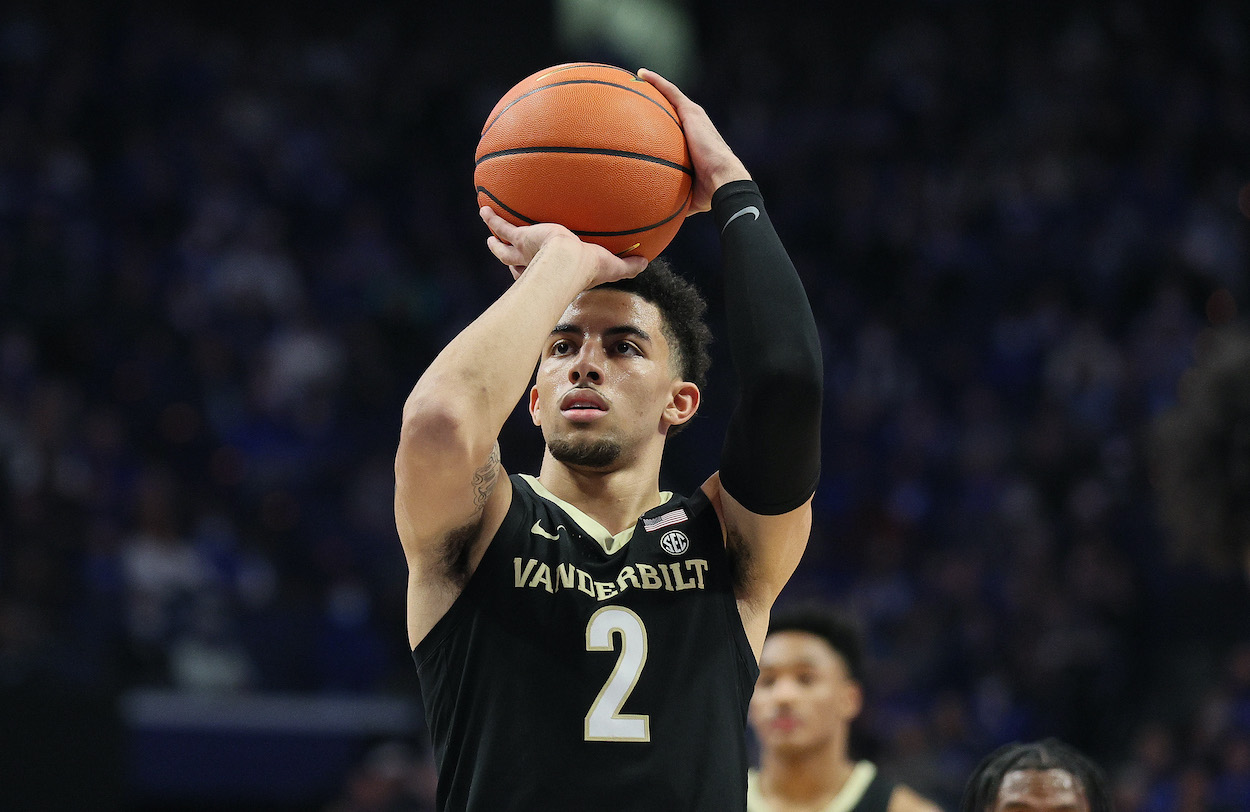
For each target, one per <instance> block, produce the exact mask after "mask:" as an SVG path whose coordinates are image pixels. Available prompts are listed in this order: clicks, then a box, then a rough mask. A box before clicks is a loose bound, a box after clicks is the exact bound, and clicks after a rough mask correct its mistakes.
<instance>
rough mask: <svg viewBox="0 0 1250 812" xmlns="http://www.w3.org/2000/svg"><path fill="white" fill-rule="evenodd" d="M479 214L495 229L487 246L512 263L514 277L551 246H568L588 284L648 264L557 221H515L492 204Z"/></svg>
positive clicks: (630, 273) (612, 278)
mask: <svg viewBox="0 0 1250 812" xmlns="http://www.w3.org/2000/svg"><path fill="white" fill-rule="evenodd" d="M478 214H479V215H480V216H481V218H482V222H484V223H486V226H487V228H489V229H490V231H491V236H490V237H488V238H487V240H486V247H487V248H489V249H490V252H491V253H492V254H494V255H495V258H496V259H498V260H499V261H500V262H502V263H503V264H504V265H507V266H508V270H509V271H511V272H512V278H513V279H520V278H521V274H522V273H523V272H524V271H525V269H526V268H527V267H529V266H530V264H531V263H533V262H534V260H535V258H536V257H537V256H538V254H539V253H540V252H542V251H543V250H544V249H546V248H547V247H548V246H553V247H555V246H562V247H563V248H565V249H567V253H566V256H567V257H568V258H569V259H570V260H571V261H572V263H573V265H574V266H575V267H574V269H572V270H576V271H580V272H583V273H584V274H585V275H586V284H585V287H586V288H592V287H594V286H595V285H602V284H604V283H606V282H614V281H616V280H618V279H628V278H630V277H632V276H637V275H638V274H639V273H641V272H642V270H643V269H644V268H646V267H647V260H646V259H645V258H643V257H618V256H616V255H615V254H613V253H612V252H611V251H608V250H607V249H606V248H604V247H603V246H601V245H596V244H594V243H588V242H582V240H580V239H578V237H577V235H576V234H574V233H573V232H572V231H570V230H569V229H567V228H565V227H564V226H562V225H559V224H557V223H535V224H533V225H528V226H518V225H513V224H512V223H510V222H508V221H507V220H505V219H504V218H502V217H500V216H499V215H498V214H496V213H495V211H494V210H493V209H492V208H491V207H490V206H483V207H482V208H481V209H480V210H479V211H478Z"/></svg>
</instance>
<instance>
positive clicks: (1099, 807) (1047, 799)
mask: <svg viewBox="0 0 1250 812" xmlns="http://www.w3.org/2000/svg"><path fill="white" fill-rule="evenodd" d="M1113 809H1114V807H1113V806H1112V803H1111V793H1110V791H1109V790H1108V787H1107V779H1106V777H1105V775H1104V774H1103V771H1102V769H1101V768H1100V767H1099V766H1098V765H1097V764H1095V763H1094V762H1093V761H1092V760H1090V758H1089V757H1088V756H1086V755H1085V754H1083V753H1081V752H1080V751H1078V750H1077V749H1076V748H1074V747H1072V746H1071V745H1068V744H1065V743H1064V742H1062V741H1059V740H1058V739H1054V738H1048V739H1042V740H1041V741H1036V742H1028V743H1021V742H1016V743H1013V744H1008V745H1006V746H1004V747H1000V748H999V749H997V750H995V751H994V752H992V753H990V754H989V755H988V756H986V757H985V758H984V759H982V760H981V763H980V764H978V765H977V768H976V769H975V770H973V772H972V775H971V776H970V777H969V778H968V784H967V786H966V787H965V789H964V797H963V800H962V801H961V802H960V805H959V810H960V812H1006V811H1007V810H1010V811H1011V812H1058V810H1063V812H1112V810H1113Z"/></svg>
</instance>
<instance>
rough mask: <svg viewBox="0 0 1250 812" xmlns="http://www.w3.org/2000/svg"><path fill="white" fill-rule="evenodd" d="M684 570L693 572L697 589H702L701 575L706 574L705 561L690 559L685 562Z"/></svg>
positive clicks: (703, 559) (702, 559)
mask: <svg viewBox="0 0 1250 812" xmlns="http://www.w3.org/2000/svg"><path fill="white" fill-rule="evenodd" d="M686 569H688V570H694V577H695V580H696V581H698V583H699V589H703V573H705V572H707V559H705V558H690V559H687V560H686Z"/></svg>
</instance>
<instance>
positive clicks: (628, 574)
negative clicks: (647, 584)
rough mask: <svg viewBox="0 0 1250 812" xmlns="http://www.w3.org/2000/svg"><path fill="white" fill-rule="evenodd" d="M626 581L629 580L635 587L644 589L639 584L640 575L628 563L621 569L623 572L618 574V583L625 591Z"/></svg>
mask: <svg viewBox="0 0 1250 812" xmlns="http://www.w3.org/2000/svg"><path fill="white" fill-rule="evenodd" d="M626 581H629V583H630V584H631V585H632V586H633V587H634V589H642V587H641V586H640V585H639V584H638V576H637V575H635V574H634V568H633V566H632V565H630V564H626V565H625V567H624V568H623V569H622V570H621V574H620V575H618V576H616V585H617V587H618V588H620V590H621V591H622V592H624V591H625V582H626Z"/></svg>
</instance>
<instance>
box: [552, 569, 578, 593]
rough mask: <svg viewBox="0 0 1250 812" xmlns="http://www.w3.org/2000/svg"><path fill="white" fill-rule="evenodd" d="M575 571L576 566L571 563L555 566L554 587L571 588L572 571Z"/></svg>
mask: <svg viewBox="0 0 1250 812" xmlns="http://www.w3.org/2000/svg"><path fill="white" fill-rule="evenodd" d="M575 572H577V567H575V566H573V565H572V564H561V565H559V566H558V567H556V588H557V589H572V588H573V573H575Z"/></svg>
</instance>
